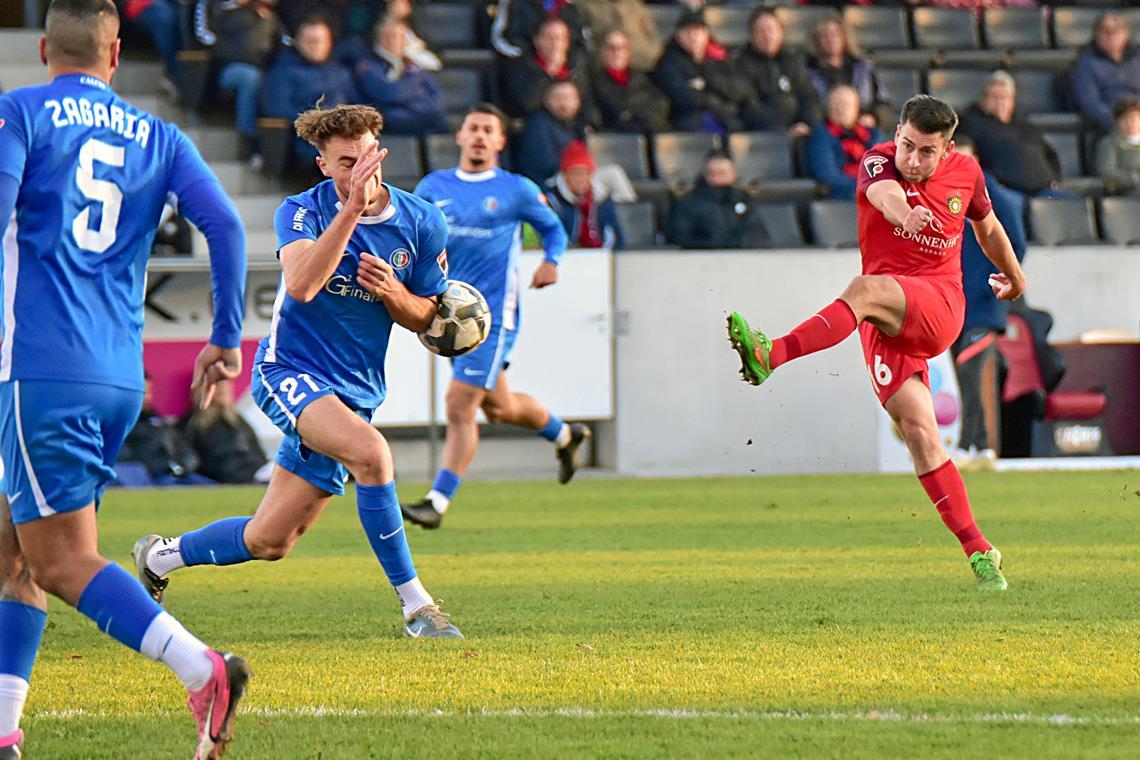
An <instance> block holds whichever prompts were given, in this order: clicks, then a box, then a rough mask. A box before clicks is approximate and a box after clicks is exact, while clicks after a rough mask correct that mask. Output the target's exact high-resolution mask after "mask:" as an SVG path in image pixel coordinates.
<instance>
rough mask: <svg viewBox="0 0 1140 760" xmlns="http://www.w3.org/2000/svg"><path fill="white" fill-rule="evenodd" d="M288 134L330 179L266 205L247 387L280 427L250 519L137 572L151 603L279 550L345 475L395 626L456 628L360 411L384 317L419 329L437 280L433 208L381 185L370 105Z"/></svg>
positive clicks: (365, 410) (441, 285) (380, 395)
mask: <svg viewBox="0 0 1140 760" xmlns="http://www.w3.org/2000/svg"><path fill="white" fill-rule="evenodd" d="M296 128H297V134H298V135H299V136H300V137H301V138H302V139H304V140H306V141H308V142H309V143H310V144H312V145H313V147H315V148H316V149H317V150H318V151H319V156H318V157H317V159H316V160H317V166H319V167H320V169H321V171H322V172H323V173H324V175H325V176H327V177H329V179H328V180H325V181H324V182H321V183H320V184H318V185H317V186H316V187H314V188H312V189H311V190H308V191H307V192H304V193H301V194H300V195H294V196H292V197H290V198H286V199H285V202H284V203H282V204H281V206H280V208H278V209H277V213H276V215H275V217H274V226H275V227H276V229H277V239H278V255H279V257H280V259H281V270H282V274H281V284H280V286H279V287H278V291H277V299H276V301H275V302H274V305H273V320H272V323H271V327H270V333H269V335H268V336H267V337H265V338H264V339H262V341H261V344H260V346H259V347H258V351H257V356H256V358H255V359H254V366H253V381H252V386H253V397H254V400H255V401H257V404H258V406H259V407H260V408H261V410H262V411H263V412H265V414H266V416H268V417H269V419H270V420H272V421H273V423H274V424H275V425H277V427H278V428H280V429H281V431H282V432H283V433H284V434H285V440H284V441H283V442H282V443H281V448H280V449H279V450H278V452H277V460H276V464H277V466H276V467H275V468H274V469H273V475H272V477H271V478H270V481H269V487H268V488H267V489H266V492H265V496H264V497H263V498H262V500H261V504H260V505H259V506H258V508H257V512H256V513H255V514H254V515H253V517H252V518H251V517H249V516H242V517H230V518H227V519H224V520H218V521H216V522H213V523H210V524H209V525H206V526H204V527H202V528H199V529H198V530H195V531H191V532H189V533H186V534H184V535H181V536H178V537H175V538H166V539H164V538H161V537H160V536H158V535H154V534H152V535H149V536H144V537H142V538H141V539H139V541H138V543H137V544H136V545H135V552H134V553H135V562H136V565H137V569H138V573H139V577H140V578H141V579H142V580H143V582H144V583H145V584H146V585H147V586H148V587H149V588H150V590H151V593H152V595H153V596H154V597H155V598H156V599H161V598H162V594H163V591H164V590H165V588H166V586H167V583H168V578H167V577H166V576H167V575H168V574H169V573H170V572H172V571H174V570H177V569H179V568H182V567H187V566H194V565H235V564H239V563H243V562H249V561H250V560H254V559H262V560H277V559H281V558H283V557H285V555H287V554H288V553H289V552H290V550H291V549H292V548H293V545H294V544H295V543H296V542H297V539H298V538H300V536H301V534H302V533H304V532H305V531H306V530H307V529H308V528H309V526H310V525H312V524H313V522H314V521H315V520H316V519H317V517H319V516H320V514H321V512H322V511H324V509H325V507H327V506H328V504H329V501H330V500H331V499H332V497H333V496H334V495H340V494H343V493H344V484H345V481H346V480H347V479H348V474H349V473H352V476H353V477H354V478H355V479H356V508H357V514H358V515H359V517H360V523H361V526H362V527H363V528H364V532H365V534H366V535H367V536H368V541H369V543H370V544H371V545H372V549H373V551H374V552H375V554H376V557H377V559H378V560H379V561H380V565H381V566H382V567H383V568H384V572H385V574H386V575H387V576H388V580H389V582H390V583H391V584H392V586H393V587H394V588H395V590H396V596H397V597H398V599H399V601H400V605H401V607H402V610H403V613H404V620H405V625H404V634H405V635H407V636H410V637H413V638H463V636H462V634H460V632H459V630H458V629H457V628H456V627H455V626H454V625H452V624H451V623H450V622H449V621H448V618H447V615H446V614H445V613H444V612H442V611H441V610H440V609H439V607H438V605H436V603H435V601H434V600H433V599H432V597H431V595H430V594H428V592H427V591H426V590H425V589H424V586H423V584H422V583H421V582H420V579H419V577H418V576H417V574H416V568H415V565H414V564H413V563H412V554H411V550H410V549H409V548H408V538H407V534H406V533H405V532H404V521H403V518H402V517H401V516H400V504H399V502H398V501H397V499H396V483H395V480H394V477H395V472H394V468H393V465H392V452H391V451H390V449H389V448H388V442H387V441H386V440H385V439H384V436H383V435H381V434H380V431H378V430H377V429H376V428H374V427H372V425H371V422H370V421H371V419H372V416H373V414H374V413H375V411H376V409H377V408H378V407H379V406H380V404H381V403H383V401H384V397H385V395H386V394H387V385H386V383H385V378H384V357H385V354H386V353H387V351H388V339H389V336H390V335H391V332H392V327H393V325H400V326H401V327H404V328H407V329H408V330H412V331H413V332H422V331H423V330H426V329H427V327H428V325H429V324H430V323H431V321H432V318H433V317H434V316H435V313H436V307H437V304H436V296H438V295H439V294H440V293H442V292H444V290H446V281H445V278H444V264H443V262H444V261H445V260H446V258H445V257H446V253H445V251H444V245H445V244H446V243H447V223H446V222H445V221H444V219H443V215H442V214H441V213H440V212H439V209H437V208H436V207H435V206H433V205H432V204H430V203H428V202H426V201H424V200H421V199H420V198H417V197H416V196H414V195H412V194H410V193H405V192H404V191H402V190H399V189H397V188H393V187H390V186H388V185H386V184H384V183H383V182H382V172H381V162H382V161H383V160H384V157H385V156H387V155H388V150H387V149H386V148H381V147H380V143H379V141H378V139H377V138H378V137H379V135H380V133H381V132H382V130H383V119H382V118H381V116H380V114H379V113H378V112H377V111H376V110H375V109H374V108H371V107H369V106H359V105H342V106H337V107H336V108H332V109H327V110H322V109H320V108H314V109H311V110H309V111H306V112H304V113H302V114H301V115H300V116H298V117H297V120H296Z"/></svg>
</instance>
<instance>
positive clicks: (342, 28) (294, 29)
mask: <svg viewBox="0 0 1140 760" xmlns="http://www.w3.org/2000/svg"><path fill="white" fill-rule="evenodd" d="M221 1H222V2H231V0H221ZM354 2H355V0H281V5H280V6H279V7H278V9H277V15H279V16H280V17H281V21H282V22H283V23H284V24H285V28H286V29H287V30H288V31H289V33H290V34H292V35H293V36H297V35H298V34H300V33H301V26H302V25H303V24H304V23H305V22H306V21H307V20H308V19H310V18H312V17H313V16H319V17H321V18H323V19H324V20H325V22H326V23H328V25H329V28H330V29H332V33H333V37H341V36H344V35H346V34H348V33H349V32H350V31H351V30H352V25H351V24H349V14H350V12H351V11H352V6H353V4H354Z"/></svg>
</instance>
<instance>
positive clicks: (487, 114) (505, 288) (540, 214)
mask: <svg viewBox="0 0 1140 760" xmlns="http://www.w3.org/2000/svg"><path fill="white" fill-rule="evenodd" d="M505 119H506V117H505V116H504V115H503V113H502V111H500V110H499V109H498V108H497V107H495V106H493V105H491V104H489V103H478V104H476V105H474V106H472V107H471V108H470V109H469V110H468V111H467V115H466V116H465V117H464V119H463V124H462V126H460V128H459V132H458V133H457V134H456V136H455V141H456V143H458V144H459V166H458V167H456V168H455V169H446V170H443V171H436V172H432V173H431V174H429V175H427V176H426V177H424V178H423V180H422V181H421V182H420V184H419V186H418V187H416V195H419V196H420V197H422V198H426V199H427V200H429V201H431V202H432V203H434V204H435V205H436V206H438V207H439V209H440V210H441V211H443V213H444V216H446V217H447V224H448V240H447V250H448V258H449V261H450V266H451V271H450V273H449V276H450V277H451V278H453V279H456V280H462V281H463V282H468V283H470V284H472V285H474V286H475V287H476V288H478V289H479V290H480V291H481V292H482V293H483V296H484V298H486V299H487V305H488V306H490V307H491V320H492V321H491V335H490V337H489V338H487V340H486V342H484V343H483V345H481V346H479V348H477V349H475V350H474V351H472V352H471V353H469V354H466V355H464V356H459V357H456V358H455V359H453V360H452V364H451V366H452V369H451V372H452V376H451V385H450V386H449V387H448V389H447V439H446V440H445V441H444V444H443V468H442V469H441V470H440V471H439V473H437V474H436V476H435V481H434V482H433V483H432V487H431V491H429V492H428V495H427V496H426V497H424V499H423V500H422V501H419V502H417V503H415V504H404V505H402V507H403V510H404V517H406V518H408V519H409V520H411V521H412V522H414V523H416V524H418V525H422V526H423V527H425V528H438V527H439V525H440V523H441V522H442V521H443V513H444V512H446V511H447V508H448V506H449V505H450V504H451V500H452V498H454V497H455V492H456V491H457V490H458V489H459V484H460V483H461V482H462V480H463V475H464V474H466V472H467V468H468V467H470V466H471V460H473V459H474V458H475V451H476V449H478V448H479V425H478V423H476V421H475V413H476V412H477V411H478V410H479V409H482V410H483V414H485V415H486V416H487V419H488V420H490V421H491V422H509V423H511V424H512V425H518V426H520V427H524V428H527V429H528V430H536V431H538V434H539V435H541V436H542V437H543V438H545V439H547V440H548V441H551V442H552V443H553V444H554V446H555V452H556V454H557V457H558V466H559V469H558V482H559V483H567V482H569V481H570V478H572V477H574V473H575V471H576V470H577V469H578V448H579V447H580V446H581V445H582V443H583V441H585V440H587V439H588V438H589V437H590V429H589V428H588V427H586V426H585V425H579V424H575V425H568V424H566V423H564V422H563V421H562V420H560V419H559V418H558V417H557V416H555V415H554V414H551V413H550V412H549V411H547V410H546V407H544V406H543V405H542V404H541V403H540V402H539V401H538V400H537V399H536V398H534V397H533V396H528V395H526V394H525V393H512V392H511V389H510V387H509V386H508V384H507V377H506V369H507V366H508V365H509V364H510V361H509V359H510V355H511V348H512V347H513V346H514V343H515V338H516V337H517V335H518V328H519V272H518V256H519V252H520V251H521V250H522V223H523V222H529V223H530V224H531V225H532V226H533V227H534V228H535V229H536V230H538V232H539V234H540V235H542V246H543V250H544V252H545V257H544V260H543V262H542V264H540V265H539V266H538V269H536V270H535V272H534V276H533V277H532V278H531V281H530V286H531V287H532V288H545V287H547V286H548V285H553V284H554V283H555V282H557V281H558V262H559V260H560V259H561V258H562V253H563V251H564V250H565V249H566V231H565V230H564V229H563V228H562V225H561V224H560V223H559V221H558V216H557V215H556V214H555V213H554V212H553V211H552V210H551V209H550V207H549V206H548V205H547V204H546V199H545V198H544V197H543V195H542V191H541V190H539V189H538V186H537V185H535V184H534V183H533V182H531V181H530V180H528V179H526V178H524V177H522V176H520V175H518V174H512V173H511V172H508V171H504V170H503V169H500V168H499V153H501V152H502V150H503V148H504V147H506V141H507V138H506V132H505V128H504V124H505V123H506V122H505Z"/></svg>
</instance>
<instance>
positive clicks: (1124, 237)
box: [1100, 196, 1140, 245]
mask: <svg viewBox="0 0 1140 760" xmlns="http://www.w3.org/2000/svg"><path fill="white" fill-rule="evenodd" d="M1100 210H1101V221H1102V222H1103V223H1104V236H1105V237H1106V238H1108V239H1109V240H1111V241H1112V242H1114V243H1116V244H1117V245H1140V198H1137V197H1136V196H1132V197H1121V198H1105V199H1104V200H1102V201H1101V207H1100Z"/></svg>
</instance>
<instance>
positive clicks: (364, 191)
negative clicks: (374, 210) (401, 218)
mask: <svg viewBox="0 0 1140 760" xmlns="http://www.w3.org/2000/svg"><path fill="white" fill-rule="evenodd" d="M387 155H388V149H387V148H379V149H378V150H375V151H371V152H369V153H366V154H364V155H363V156H361V157H360V158H358V159H357V160H356V165H355V166H353V167H352V179H351V181H350V182H349V185H348V201H347V202H346V203H345V205H346V206H348V207H349V208H351V209H353V210H354V211H356V212H357V213H363V212H364V209H366V208H368V207H369V206H371V205H372V202H373V201H375V200H376V196H377V194H378V193H379V192H380V173H379V172H380V162H381V161H383V160H384V158H385V157H386V156H387Z"/></svg>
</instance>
